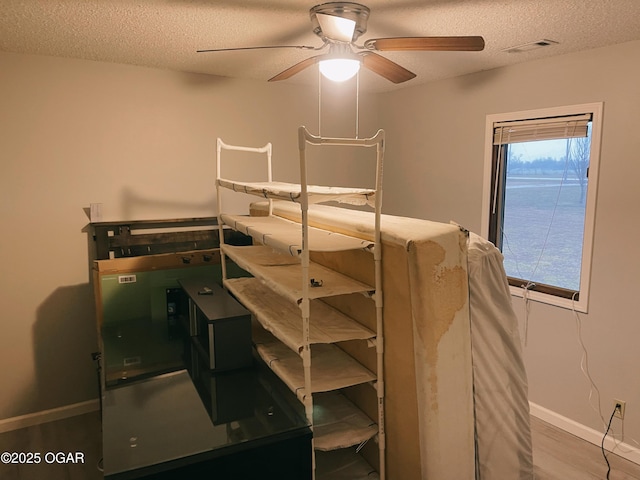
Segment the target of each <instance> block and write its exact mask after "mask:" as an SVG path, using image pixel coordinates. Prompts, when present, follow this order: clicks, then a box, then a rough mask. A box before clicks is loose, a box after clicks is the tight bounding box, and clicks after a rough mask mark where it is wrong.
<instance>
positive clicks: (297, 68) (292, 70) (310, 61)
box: [269, 55, 323, 82]
mask: <svg viewBox="0 0 640 480" xmlns="http://www.w3.org/2000/svg"><path fill="white" fill-rule="evenodd" d="M321 57H323V55H316V56H315V57H309V58H307V59H305V60H302V61H301V62H299V63H296V64H295V65H293V66H291V67H289V68H287V69H286V70H284V71H282V72H280V73H279V74H277V75H276V76H274V77H271V78H270V79H269V81H270V82H277V81H278V80H286V79H287V78H291V77H293V76H294V75H295V74H296V73H300V72H301V71H302V70H304V69H305V68H307V67H310V66H311V65H314V64H315V63H316V62H317V61H318V59H319V58H321Z"/></svg>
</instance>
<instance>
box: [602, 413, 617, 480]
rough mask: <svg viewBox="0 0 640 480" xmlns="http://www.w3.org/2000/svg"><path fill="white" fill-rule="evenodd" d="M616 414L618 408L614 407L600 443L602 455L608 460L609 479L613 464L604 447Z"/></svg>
mask: <svg viewBox="0 0 640 480" xmlns="http://www.w3.org/2000/svg"><path fill="white" fill-rule="evenodd" d="M615 414H616V409H615V408H614V409H613V412H611V417H610V418H609V424H608V425H607V430H606V431H605V432H604V437H602V443H601V444H600V449H601V450H602V456H603V457H604V461H605V462H607V480H609V474H610V473H611V464H610V463H609V459H608V458H607V453H606V451H605V449H604V441H605V439H606V438H607V435H608V434H609V430H611V422H612V421H613V417H614V415H615Z"/></svg>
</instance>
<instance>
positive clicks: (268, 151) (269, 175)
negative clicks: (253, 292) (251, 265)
mask: <svg viewBox="0 0 640 480" xmlns="http://www.w3.org/2000/svg"><path fill="white" fill-rule="evenodd" d="M222 149H225V150H235V151H237V152H249V153H266V154H267V181H268V182H271V181H273V178H272V173H271V152H272V150H273V149H272V146H271V143H270V142H269V143H267V144H266V145H265V146H264V147H241V146H237V145H228V144H226V143H224V142H223V141H222V140H221V139H220V138H218V141H217V142H216V201H217V203H218V215H217V219H218V232H219V233H218V235H219V236H220V239H219V242H220V265H221V266H222V281H223V282H224V281H226V280H227V262H226V256H225V254H224V252H223V248H222V247H223V245H224V222H223V221H222V211H223V210H222V192H221V189H220V188H218V184H219V182H220V178H222V177H221V175H220V171H221V167H220V164H221V163H222V162H221V158H220V156H221V154H222ZM272 213H273V200H271V199H269V215H271V214H272Z"/></svg>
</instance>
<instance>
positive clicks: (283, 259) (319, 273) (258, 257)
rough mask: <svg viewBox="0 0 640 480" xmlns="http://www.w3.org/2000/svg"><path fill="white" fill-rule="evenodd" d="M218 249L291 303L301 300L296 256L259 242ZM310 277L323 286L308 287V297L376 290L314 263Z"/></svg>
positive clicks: (299, 268) (299, 276) (299, 267)
mask: <svg viewBox="0 0 640 480" xmlns="http://www.w3.org/2000/svg"><path fill="white" fill-rule="evenodd" d="M221 248H222V251H223V252H224V253H225V254H226V255H228V256H229V257H230V258H231V259H232V260H233V261H234V262H235V263H236V264H238V266H239V267H240V268H243V269H245V270H247V271H248V272H249V273H251V274H252V275H254V276H255V277H258V278H260V279H261V280H262V281H263V282H264V283H265V284H267V285H268V286H269V288H271V289H273V290H274V291H275V292H276V293H279V294H280V295H282V296H284V297H285V298H288V299H289V300H291V301H292V302H294V303H299V302H300V301H301V299H302V266H301V264H300V260H299V259H298V258H297V257H292V256H290V255H286V254H283V253H280V252H278V251H276V250H274V249H273V248H271V247H267V246H262V245H252V246H244V247H237V246H232V245H222V246H221ZM309 278H310V279H314V280H315V281H317V282H322V286H319V287H312V288H309V298H310V299H315V298H323V297H331V296H334V295H346V294H349V293H370V292H373V291H374V290H375V289H374V288H373V287H372V286H370V285H367V284H365V283H362V282H359V281H357V280H354V279H353V278H350V277H347V276H346V275H342V274H340V273H338V272H336V271H334V270H331V269H329V268H326V267H323V266H322V265H318V264H317V263H313V262H311V263H310V265H309Z"/></svg>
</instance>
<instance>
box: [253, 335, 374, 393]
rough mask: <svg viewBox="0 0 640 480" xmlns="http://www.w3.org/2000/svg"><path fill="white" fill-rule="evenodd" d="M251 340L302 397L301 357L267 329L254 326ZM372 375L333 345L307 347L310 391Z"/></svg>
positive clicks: (341, 385)
mask: <svg viewBox="0 0 640 480" xmlns="http://www.w3.org/2000/svg"><path fill="white" fill-rule="evenodd" d="M253 342H254V344H255V346H256V350H257V352H258V354H259V355H260V357H261V358H262V359H263V360H264V361H265V363H266V364H267V365H268V366H269V368H271V370H273V371H274V372H275V373H276V375H278V377H280V378H281V379H282V381H283V382H284V383H285V384H286V385H287V386H288V387H289V388H290V389H291V390H292V391H293V392H295V393H296V395H297V396H298V398H299V399H300V400H304V397H305V396H306V393H307V392H306V391H305V387H304V368H303V366H302V358H301V357H300V356H299V355H298V354H297V353H295V352H294V351H293V350H291V349H290V348H289V347H287V346H286V345H285V344H283V343H282V342H280V341H278V340H277V339H276V338H275V337H274V336H273V335H271V334H270V333H268V332H266V331H264V330H261V329H254V331H253ZM375 379H376V376H375V375H374V374H373V373H372V372H371V371H369V370H368V369H366V368H365V367H363V366H362V365H361V364H360V363H358V362H357V361H356V360H354V359H353V358H352V357H351V356H349V355H348V354H347V353H345V352H344V351H343V350H341V349H340V348H338V347H337V346H335V345H332V344H329V345H326V344H320V345H313V346H312V347H311V393H318V392H330V391H333V390H340V389H341V388H346V387H351V386H353V385H360V384H362V383H367V382H372V381H374V380H375Z"/></svg>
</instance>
